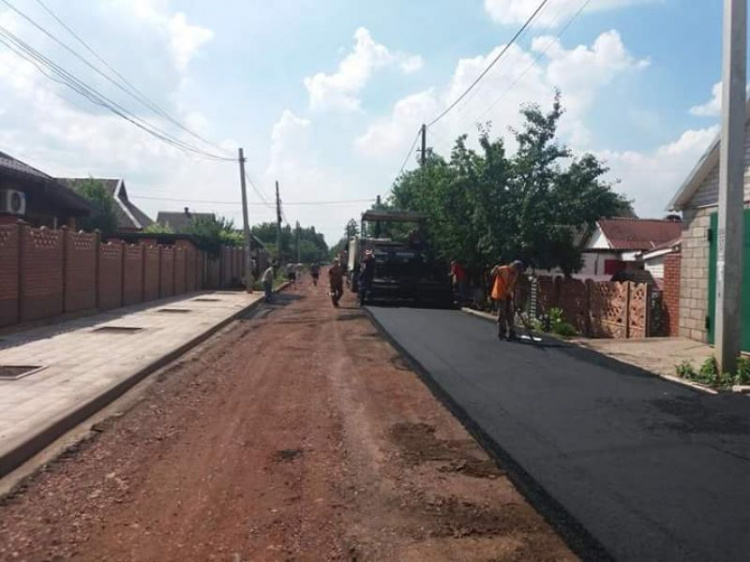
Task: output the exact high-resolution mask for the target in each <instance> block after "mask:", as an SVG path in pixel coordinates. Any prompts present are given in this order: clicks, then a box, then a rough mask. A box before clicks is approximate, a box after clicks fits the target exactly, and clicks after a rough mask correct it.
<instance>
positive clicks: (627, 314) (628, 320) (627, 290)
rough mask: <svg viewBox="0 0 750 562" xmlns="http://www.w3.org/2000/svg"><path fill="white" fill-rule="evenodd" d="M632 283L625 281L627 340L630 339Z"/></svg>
mask: <svg viewBox="0 0 750 562" xmlns="http://www.w3.org/2000/svg"><path fill="white" fill-rule="evenodd" d="M630 285H631V283H630V281H625V339H630Z"/></svg>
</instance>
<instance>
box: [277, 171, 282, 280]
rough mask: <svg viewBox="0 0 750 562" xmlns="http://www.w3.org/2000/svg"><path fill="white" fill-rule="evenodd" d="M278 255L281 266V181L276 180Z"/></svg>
mask: <svg viewBox="0 0 750 562" xmlns="http://www.w3.org/2000/svg"><path fill="white" fill-rule="evenodd" d="M276 253H277V254H278V258H277V259H278V260H279V265H281V198H280V197H279V180H276Z"/></svg>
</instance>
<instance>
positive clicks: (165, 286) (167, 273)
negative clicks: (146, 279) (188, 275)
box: [159, 246, 174, 298]
mask: <svg viewBox="0 0 750 562" xmlns="http://www.w3.org/2000/svg"><path fill="white" fill-rule="evenodd" d="M172 295H174V247H172V246H165V247H163V248H162V249H161V270H160V279H159V296H160V297H161V298H164V297H171V296H172Z"/></svg>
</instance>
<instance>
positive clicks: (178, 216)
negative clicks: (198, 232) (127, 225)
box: [156, 207, 216, 233]
mask: <svg viewBox="0 0 750 562" xmlns="http://www.w3.org/2000/svg"><path fill="white" fill-rule="evenodd" d="M195 219H203V220H210V221H215V220H216V215H215V214H214V213H195V212H193V211H191V210H190V209H189V208H188V207H185V208H184V209H183V211H182V212H179V211H177V212H172V211H159V212H158V213H157V215H156V222H157V223H159V224H160V225H162V226H166V227H168V228H170V229H171V230H172V231H173V232H175V233H184V232H187V231H188V230H189V228H190V224H191V223H192V222H193V220H195Z"/></svg>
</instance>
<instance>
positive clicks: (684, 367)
mask: <svg viewBox="0 0 750 562" xmlns="http://www.w3.org/2000/svg"><path fill="white" fill-rule="evenodd" d="M675 372H676V374H677V376H678V377H680V378H681V379H685V380H689V381H693V382H697V383H700V384H705V385H706V386H710V387H713V388H728V387H730V386H732V385H733V384H741V383H740V382H739V381H740V380H742V379H743V377H748V375H750V360H748V359H745V358H743V357H740V358H739V360H738V361H737V373H736V374H734V375H733V374H731V373H720V372H719V366H718V363H717V362H716V358H715V357H714V356H711V357H708V358H707V359H706V360H705V361H704V362H703V364H702V365H701V366H700V369H698V370H697V371H696V370H695V367H694V366H693V364H692V363H690V362H689V361H683V362H682V363H680V364H679V365H675ZM748 380H750V377H748Z"/></svg>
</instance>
